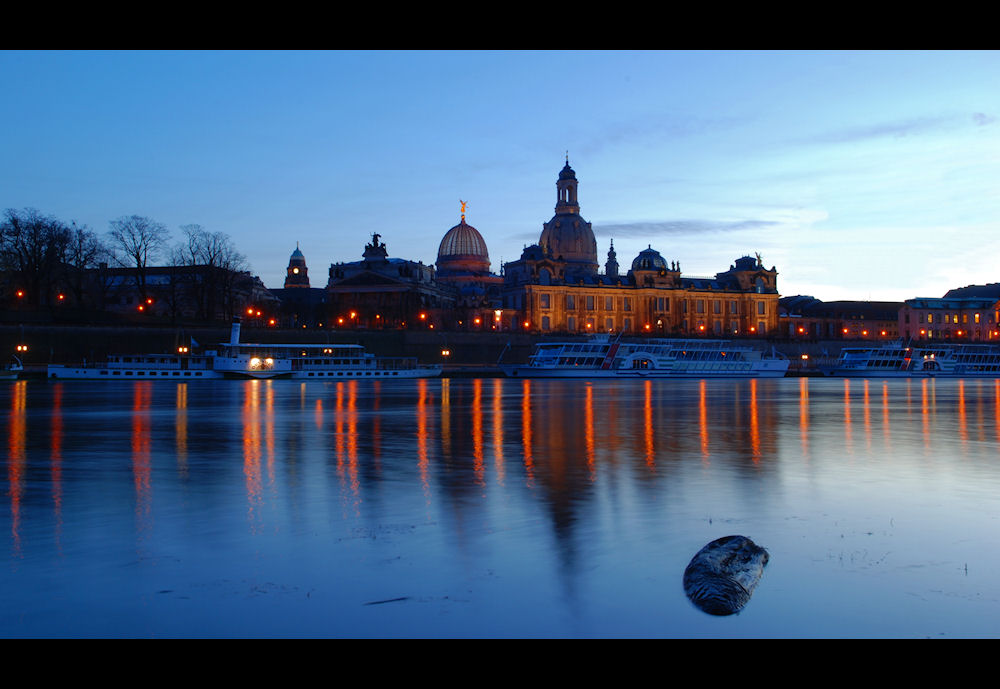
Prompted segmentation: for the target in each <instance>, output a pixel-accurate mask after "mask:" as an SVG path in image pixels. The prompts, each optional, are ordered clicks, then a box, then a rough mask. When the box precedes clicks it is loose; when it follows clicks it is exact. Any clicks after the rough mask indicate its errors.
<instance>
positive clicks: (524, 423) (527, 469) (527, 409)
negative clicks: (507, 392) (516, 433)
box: [521, 379, 535, 486]
mask: <svg viewBox="0 0 1000 689" xmlns="http://www.w3.org/2000/svg"><path fill="white" fill-rule="evenodd" d="M521 441H522V442H523V443H524V473H525V478H526V479H527V482H528V485H529V486H530V485H532V484H533V483H534V481H535V460H534V457H533V454H532V449H531V445H532V433H531V381H530V380H528V379H525V380H523V381H521Z"/></svg>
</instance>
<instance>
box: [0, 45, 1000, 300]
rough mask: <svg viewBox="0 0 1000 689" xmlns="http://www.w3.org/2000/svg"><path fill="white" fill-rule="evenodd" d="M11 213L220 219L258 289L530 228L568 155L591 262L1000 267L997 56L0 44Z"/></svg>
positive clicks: (213, 227)
mask: <svg viewBox="0 0 1000 689" xmlns="http://www.w3.org/2000/svg"><path fill="white" fill-rule="evenodd" d="M0 89H2V91H0V92H2V93H4V94H6V96H7V97H6V98H5V101H6V104H5V107H3V108H0V161H3V165H0V209H6V208H16V209H23V208H29V207H30V208H36V209H38V210H40V211H41V212H43V213H45V214H47V215H53V216H55V217H57V218H59V219H60V220H63V221H66V222H70V221H75V222H76V223H77V224H78V225H86V226H88V227H89V228H90V229H91V230H93V231H95V232H97V233H99V234H104V233H106V232H107V231H108V229H109V222H110V221H112V220H114V219H116V218H119V217H122V216H126V215H133V214H135V215H143V216H147V217H150V218H152V219H154V220H156V221H157V222H160V223H163V224H164V225H166V226H167V228H168V229H169V230H170V231H171V233H172V238H173V240H174V241H179V240H180V238H181V237H182V233H181V229H180V228H181V226H183V225H188V224H199V225H201V226H203V227H204V228H205V229H207V230H209V231H211V232H224V233H226V234H228V235H229V236H230V237H231V238H232V239H233V241H234V243H235V245H236V247H237V248H238V249H239V250H240V251H241V252H242V253H243V254H245V255H246V257H247V259H248V261H249V263H250V266H251V269H252V271H253V272H254V273H255V274H256V275H259V276H260V277H261V279H262V280H263V281H264V283H265V284H266V285H267V286H268V287H272V288H277V287H281V286H282V284H283V282H284V277H285V268H286V266H287V265H288V258H289V256H290V254H291V253H292V251H293V250H294V249H295V247H296V243H298V245H299V247H300V248H301V250H302V252H303V254H304V255H305V258H306V262H307V265H308V267H309V276H310V279H311V284H312V286H313V287H323V286H325V284H326V279H327V271H328V269H329V266H330V264H331V263H335V262H341V261H356V260H360V258H361V254H362V252H363V250H364V245H365V243H366V242H368V241H370V240H371V234H372V233H373V232H378V233H379V234H380V235H381V238H382V241H384V242H385V243H386V246H387V250H388V253H389V255H390V256H391V257H396V258H405V259H410V260H414V261H417V260H420V261H423V262H424V263H433V262H434V261H435V260H436V258H437V249H438V245H439V243H440V241H441V238H442V237H443V236H444V234H445V232H447V231H448V229H449V228H451V227H452V226H453V225H455V224H457V223H458V222H459V219H460V210H461V209H460V203H459V201H460V200H464V201H466V202H467V203H468V206H467V208H466V220H467V222H468V223H469V224H471V225H473V226H474V227H476V228H477V229H478V230H479V232H480V233H481V234H482V236H483V238H484V239H485V240H486V243H487V246H488V248H489V253H490V259H491V261H492V269H493V270H494V271H495V272H499V270H500V263H501V261H512V260H516V259H517V258H518V257H519V256H520V254H521V250H522V249H523V248H524V246H525V245H528V244H532V243H535V242H537V241H538V238H539V235H540V233H541V230H542V224H543V223H544V222H546V221H548V220H549V219H550V218H551V217H552V215H553V212H554V207H555V202H556V178H557V176H558V173H559V170H560V169H561V168H562V166H563V165H564V164H565V162H566V156H567V154H568V157H569V162H570V165H571V166H572V167H573V169H574V170H575V171H576V175H577V178H578V180H579V201H580V208H581V215H582V216H583V217H584V218H585V219H586V220H588V221H589V222H591V223H592V225H593V229H594V233H595V235H596V237H597V250H598V258H599V261H600V263H601V264H602V265H603V263H604V261H605V260H606V254H607V251H608V248H609V244H610V242H611V240H612V239H613V241H614V247H615V250H616V252H617V255H618V262H619V264H620V265H621V266H622V269H623V271H624V270H626V269H627V267H628V266H629V265H630V264H631V261H632V259H633V258H635V256H636V255H637V254H638V252H639V251H641V250H642V249H645V248H646V247H647V246H652V247H653V248H654V249H656V250H658V251H659V252H660V253H661V254H662V255H663V256H664V258H665V259H666V260H667V261H679V262H680V264H681V271H682V274H684V275H687V276H712V275H715V274H716V273H718V272H722V271H725V270H727V269H728V268H729V266H730V265H731V264H732V263H733V261H735V259H736V258H738V257H740V256H744V255H751V256H752V255H754V254H755V253H759V254H760V255H761V257H762V259H763V261H764V264H765V265H766V266H767V267H769V268H770V267H771V266H774V267H775V268H776V269H777V271H778V290H779V292H780V293H781V294H782V295H795V294H809V295H812V296H814V297H817V298H819V299H822V300H824V301H831V300H837V299H868V300H874V301H881V300H900V301H901V300H904V299H910V298H914V297H936V296H941V295H943V294H944V293H945V292H946V291H947V290H949V289H951V288H954V287H961V286H964V285H968V284H983V283H987V282H1000V231H998V230H1000V52H995V51H994V52H894V51H891V52H784V51H775V52H714V51H712V52H619V51H610V52H605V51H598V52H573V51H541V52H520V51H516V52H458V51H455V52H450V51H449V52H422V51H421V52H10V51H7V52H0Z"/></svg>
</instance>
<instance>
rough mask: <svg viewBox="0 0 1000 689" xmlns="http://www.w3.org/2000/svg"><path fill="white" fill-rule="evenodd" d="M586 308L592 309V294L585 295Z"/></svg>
mask: <svg viewBox="0 0 1000 689" xmlns="http://www.w3.org/2000/svg"><path fill="white" fill-rule="evenodd" d="M587 310H588V311H593V310H594V295H592V294H588V295H587Z"/></svg>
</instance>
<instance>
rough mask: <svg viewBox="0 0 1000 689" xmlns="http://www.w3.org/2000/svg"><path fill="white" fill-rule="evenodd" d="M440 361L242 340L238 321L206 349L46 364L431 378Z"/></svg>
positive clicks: (155, 371)
mask: <svg viewBox="0 0 1000 689" xmlns="http://www.w3.org/2000/svg"><path fill="white" fill-rule="evenodd" d="M439 375H441V366H427V365H419V364H417V360H416V359H415V358H402V357H400V358H391V357H378V356H375V355H374V354H371V353H370V352H367V351H365V348H364V347H362V346H361V345H350V344H255V343H245V342H240V323H239V320H235V321H234V322H233V327H232V331H231V334H230V339H229V342H228V343H224V344H220V345H218V349H215V350H209V351H205V352H204V353H202V354H187V353H183V354H182V353H178V354H142V355H116V356H110V357H108V361H107V363H101V364H87V363H84V364H77V365H70V366H64V365H56V364H50V365H49V367H48V376H49V378H87V379H100V380H123V379H133V380H134V379H145V380H149V379H160V380H162V379H171V380H211V379H219V378H305V379H310V378H311V379H324V380H325V379H330V378H335V379H344V378H429V377H433V376H439Z"/></svg>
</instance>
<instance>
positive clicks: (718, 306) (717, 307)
mask: <svg viewBox="0 0 1000 689" xmlns="http://www.w3.org/2000/svg"><path fill="white" fill-rule="evenodd" d="M712 312H713V313H722V301H720V300H719V299H716V300H715V301H714V302H713V303H712Z"/></svg>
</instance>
